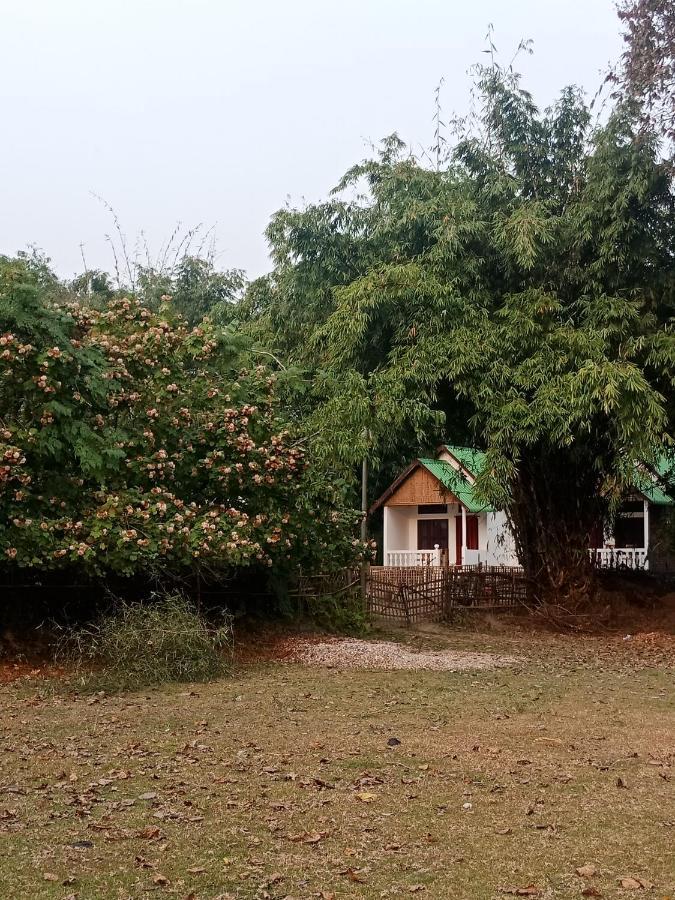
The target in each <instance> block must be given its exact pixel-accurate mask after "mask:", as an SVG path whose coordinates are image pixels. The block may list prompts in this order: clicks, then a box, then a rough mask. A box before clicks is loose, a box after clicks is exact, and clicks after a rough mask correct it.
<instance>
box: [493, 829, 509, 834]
mask: <svg viewBox="0 0 675 900" xmlns="http://www.w3.org/2000/svg"><path fill="white" fill-rule="evenodd" d="M495 834H511V829H510V828H495Z"/></svg>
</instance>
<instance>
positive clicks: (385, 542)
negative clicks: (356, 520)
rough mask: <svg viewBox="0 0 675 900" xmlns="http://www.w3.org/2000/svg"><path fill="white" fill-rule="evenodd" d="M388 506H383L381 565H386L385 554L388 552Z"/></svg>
mask: <svg viewBox="0 0 675 900" xmlns="http://www.w3.org/2000/svg"><path fill="white" fill-rule="evenodd" d="M389 512H390V510H389V507H388V506H385V507H384V516H383V518H382V565H383V566H386V565H388V563H387V555H388V554H389Z"/></svg>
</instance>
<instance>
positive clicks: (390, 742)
mask: <svg viewBox="0 0 675 900" xmlns="http://www.w3.org/2000/svg"><path fill="white" fill-rule="evenodd" d="M400 743H401V742H400V741H399V739H398V738H395V737H390V738H389V740H388V741H387V746H388V747H398V746H399V745H400Z"/></svg>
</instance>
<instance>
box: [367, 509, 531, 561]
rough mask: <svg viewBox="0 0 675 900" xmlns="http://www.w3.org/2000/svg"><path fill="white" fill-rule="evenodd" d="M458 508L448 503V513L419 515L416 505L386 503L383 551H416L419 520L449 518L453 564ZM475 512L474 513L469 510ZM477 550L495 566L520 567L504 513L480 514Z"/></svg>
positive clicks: (449, 553)
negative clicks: (444, 514)
mask: <svg viewBox="0 0 675 900" xmlns="http://www.w3.org/2000/svg"><path fill="white" fill-rule="evenodd" d="M457 510H458V507H457V504H455V503H452V504H449V505H448V513H447V514H446V516H441V515H438V514H436V515H426V516H419V515H418V514H417V507H416V506H385V507H384V533H383V547H382V550H383V553H384V559H386V558H387V557H386V554H387V553H388V552H391V551H394V550H417V522H418V520H420V519H445V518H447V519H448V556H449V563H450V565H454V564H455V563H456V562H457V560H456V559H455V555H456V553H455V548H456V537H455V527H456V526H455V521H456V516H457V514H458V512H457ZM468 515H472V513H468ZM478 549H479V552H480V559H481V562H483V563H485V564H486V565H495V566H517V565H518V560H517V558H516V555H515V549H514V546H513V537H512V535H511V531H510V529H509V528H508V525H507V524H506V516H505V515H504V514H503V513H480V514H479V515H478Z"/></svg>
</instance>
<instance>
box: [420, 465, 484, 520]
mask: <svg viewBox="0 0 675 900" xmlns="http://www.w3.org/2000/svg"><path fill="white" fill-rule="evenodd" d="M450 452H452V451H450ZM476 452H477V453H478V452H480V451H476ZM453 455H454V454H453ZM418 462H419V463H420V465H422V466H424V468H425V469H426V470H427V471H428V472H431V474H432V475H433V476H434V478H437V479H438V480H439V481H440V482H441V484H442V485H443V486H444V487H446V488H447V489H448V490H449V491H452V493H453V494H454V495H455V497H457V499H458V500H459V502H460V503H461V504H462V505H463V506H465V507H466V508H467V509H468V511H469V512H474V513H477V512H487V511H488V510H490V507H489V506H487V505H486V504H485V503H481V502H480V501H479V500H477V499H476V497H475V495H474V490H473V485H471V484H470V483H469V482H468V480H467V479H466V478H465V476H464V475H462V473H461V472H458V471H457V469H455V468H454V467H453V466H451V465H450V463H449V462H445V461H444V460H442V459H419V460H418ZM462 465H464V463H462ZM466 468H467V469H468V466H466ZM472 474H473V473H472Z"/></svg>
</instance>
